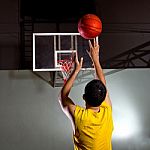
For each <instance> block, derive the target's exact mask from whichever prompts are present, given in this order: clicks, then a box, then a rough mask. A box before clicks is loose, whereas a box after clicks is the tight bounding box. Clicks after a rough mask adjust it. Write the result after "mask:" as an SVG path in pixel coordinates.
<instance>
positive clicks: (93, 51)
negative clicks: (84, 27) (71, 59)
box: [87, 38, 99, 61]
mask: <svg viewBox="0 0 150 150" xmlns="http://www.w3.org/2000/svg"><path fill="white" fill-rule="evenodd" d="M93 42H94V43H93V45H92V43H91V41H90V40H89V47H90V50H89V51H87V53H88V54H89V56H90V57H91V59H92V60H93V61H97V60H98V61H99V44H98V41H96V39H95V38H94V41H93Z"/></svg>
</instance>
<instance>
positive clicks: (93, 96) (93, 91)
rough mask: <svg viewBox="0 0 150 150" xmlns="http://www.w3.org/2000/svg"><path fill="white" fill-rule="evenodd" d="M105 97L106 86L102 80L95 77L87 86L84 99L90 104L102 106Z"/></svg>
mask: <svg viewBox="0 0 150 150" xmlns="http://www.w3.org/2000/svg"><path fill="white" fill-rule="evenodd" d="M105 97H106V87H105V85H104V84H103V83H102V82H101V81H100V80H97V79H94V80H92V81H90V82H89V83H87V85H86V86H85V89H84V95H83V99H84V100H85V102H86V103H87V104H88V105H90V106H93V107H97V106H100V105H101V103H102V102H103V101H104V99H105Z"/></svg>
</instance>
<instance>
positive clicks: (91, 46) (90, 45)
mask: <svg viewBox="0 0 150 150" xmlns="http://www.w3.org/2000/svg"><path fill="white" fill-rule="evenodd" d="M89 47H90V49H91V48H93V45H92V43H91V41H90V40H89Z"/></svg>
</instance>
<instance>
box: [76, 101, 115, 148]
mask: <svg viewBox="0 0 150 150" xmlns="http://www.w3.org/2000/svg"><path fill="white" fill-rule="evenodd" d="M75 131H76V133H75V135H73V139H74V150H111V149H112V144H111V138H112V131H113V119H112V109H111V107H110V106H109V105H108V104H107V103H106V102H105V101H104V102H103V103H102V104H101V106H100V112H94V111H93V110H91V109H85V108H83V107H80V106H76V109H75Z"/></svg>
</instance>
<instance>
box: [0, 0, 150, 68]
mask: <svg viewBox="0 0 150 150" xmlns="http://www.w3.org/2000/svg"><path fill="white" fill-rule="evenodd" d="M149 3H150V2H149V1H148V0H132V1H129V0H127V1H119V0H109V1H108V0H105V1H104V0H82V1H81V0H74V1H69V0H63V1H48V0H42V1H39V0H36V1H35V0H32V1H31V0H30V1H29V0H22V1H21V0H5V1H4V2H1V5H0V69H32V33H33V32H47V33H48V32H49V33H51V32H78V31H77V22H78V20H79V18H80V17H81V16H82V15H84V14H86V13H94V14H96V15H98V16H99V17H100V18H101V20H102V23H103V30H102V34H101V35H100V45H101V62H102V65H103V67H104V68H147V67H149V62H150V51H149V44H150V42H149V33H150V27H149V25H150V19H149V18H150V5H149Z"/></svg>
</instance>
